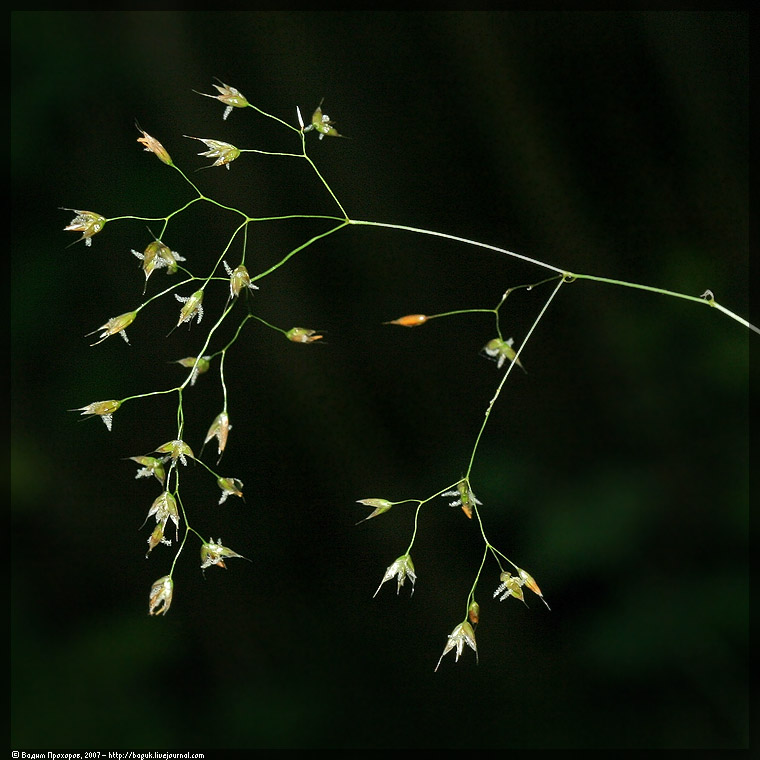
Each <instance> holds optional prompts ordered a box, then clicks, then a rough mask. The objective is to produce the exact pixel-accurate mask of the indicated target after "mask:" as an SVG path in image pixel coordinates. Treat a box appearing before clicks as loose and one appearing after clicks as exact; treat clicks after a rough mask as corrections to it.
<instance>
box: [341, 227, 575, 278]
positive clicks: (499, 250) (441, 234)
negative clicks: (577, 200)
mask: <svg viewBox="0 0 760 760" xmlns="http://www.w3.org/2000/svg"><path fill="white" fill-rule="evenodd" d="M347 223H348V224H356V225H364V226H370V227H385V228H387V229H392V230H403V231H405V232H416V233H418V234H420V235H430V236H432V237H439V238H444V239H445V240H453V241H454V242H456V243H465V244H466V245H473V246H476V247H477V248H485V249H487V250H489V251H496V253H503V254H505V255H506V256H511V257H513V258H515V259H521V260H522V261H527V262H529V263H530V264H535V265H536V266H539V267H543V268H544V269H551V270H552V271H553V272H557V273H558V274H562V275H564V274H565V271H564V270H562V269H559V267H554V266H552V265H551V264H545V263H544V262H543V261H538V259H532V258H530V257H529V256H523V254H521V253H515V252H514V251H508V250H506V249H505V248H499V247H498V246H495V245H488V244H487V243H480V242H478V241H477V240H470V239H469V238H463V237H459V236H457V235H449V234H447V233H445V232H434V231H433V230H425V229H421V228H419V227H408V226H407V225H404V224H388V223H386V222H368V221H363V220H359V219H350V220H348V222H347Z"/></svg>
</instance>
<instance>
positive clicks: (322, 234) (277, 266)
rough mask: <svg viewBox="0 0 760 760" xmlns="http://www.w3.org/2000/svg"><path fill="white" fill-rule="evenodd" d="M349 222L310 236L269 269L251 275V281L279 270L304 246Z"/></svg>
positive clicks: (306, 246)
mask: <svg viewBox="0 0 760 760" xmlns="http://www.w3.org/2000/svg"><path fill="white" fill-rule="evenodd" d="M347 224H349V222H347V221H345V222H341V223H340V224H339V225H338V226H337V227H333V228H332V229H330V230H327V232H322V233H320V234H319V235H314V237H312V238H309V240H307V241H306V242H305V243H302V244H301V245H299V246H297V247H296V248H294V249H293V250H292V251H290V252H289V253H288V254H287V255H286V256H285V257H283V258H282V259H280V261H278V262H277V263H276V264H274V265H272V266H271V267H269V269H266V270H264V271H263V272H259V274H257V275H255V276H254V277H251V282H255V281H256V280H260V279H261V278H262V277H266V276H267V275H270V274H272V272H275V271H277V270H278V269H279V268H280V267H281V266H282V265H283V264H284V263H285V262H286V261H288V259H291V258H292V257H293V256H295V255H296V254H297V253H299V252H300V251H303V250H304V248H308V247H309V246H310V245H312V244H313V243H316V242H317V240H322V238H326V237H327V236H328V235H332V234H333V233H335V232H337V231H338V230H341V229H343V228H344V227H345V226H346V225H347Z"/></svg>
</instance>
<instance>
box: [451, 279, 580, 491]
mask: <svg viewBox="0 0 760 760" xmlns="http://www.w3.org/2000/svg"><path fill="white" fill-rule="evenodd" d="M564 282H565V278H564V277H562V278H561V279H560V280H559V282H557V286H556V287H555V288H554V290H552V292H551V295H550V296H549V298H548V299H547V301H546V303H545V304H544V305H543V307H542V309H541V311H540V312H539V313H538V316H537V317H536V319H535V320H534V321H533V324H532V325H531V327H530V330H528V334H527V335H526V336H525V340H524V341H523V342H522V343H521V344H520V347H519V348H518V349H517V352H516V354H515V357H514V360H513V361H511V362H510V363H509V366H508V367H507V369H506V372H505V373H504V377H502V379H501V382H500V383H499V386H498V387H497V389H496V393H494V395H493V398H492V399H491V401H490V402H489V404H488V408H487V409H486V413H485V416H484V418H483V422H482V424H481V425H480V430H479V431H478V434H477V436H476V438H475V445H474V446H473V447H472V453H471V454H470V462H469V464H468V465H467V474H466V475H465V479H466V480H469V478H470V473H471V472H472V466H473V463H474V462H475V454H476V453H477V450H478V445H479V444H480V439H481V437H482V436H483V431H484V430H485V429H486V425H487V424H488V419H489V417H490V416H491V410H492V409H493V407H494V404H495V403H496V399H498V398H499V394H500V393H501V389H502V388H503V387H504V383H505V382H506V381H507V378H508V377H509V373H510V372H511V371H512V370H513V368H514V367H515V365H516V364H517V360H518V359H519V358H520V354H521V353H522V351H523V349H524V348H525V345H526V344H527V342H528V340H529V339H530V336H531V335H532V334H533V331H534V330H535V329H536V327H537V325H538V323H539V322H540V321H541V318H542V317H543V316H544V314H545V313H546V310H547V309H548V308H549V304H550V303H551V302H552V301H553V300H554V296H556V295H557V293H558V291H559V289H560V288H561V287H562V284H563V283H564Z"/></svg>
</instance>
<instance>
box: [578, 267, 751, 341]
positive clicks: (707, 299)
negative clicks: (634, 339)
mask: <svg viewBox="0 0 760 760" xmlns="http://www.w3.org/2000/svg"><path fill="white" fill-rule="evenodd" d="M566 275H567V278H566V279H567V280H568V282H569V281H571V280H593V281H594V282H603V283H606V284H607V285H619V286H621V287H624V288H635V289H636V290H647V291H649V292H650V293H659V294H660V295H663V296H671V297H673V298H682V299H684V300H686V301H692V302H694V303H701V304H704V305H706V306H712V307H713V308H714V309H717V310H718V311H720V312H723V314H725V315H726V316H727V317H731V319H733V320H736V321H737V322H738V323H739V324H740V325H744V327H746V328H748V329H749V330H752V331H753V332H756V333H760V329H758V328H757V327H756V326H755V325H753V324H750V323H749V322H748V321H747V320H746V319H744V318H742V317H740V316H739V315H738V314H735V313H734V312H733V311H731V310H730V309H727V308H726V307H725V306H722V305H721V304H719V303H718V302H717V301H716V300H715V298H714V297H713V294H712V291H710V290H706V291H705V292H704V293H703V294H702V295H701V296H691V295H688V294H686V293H678V292H676V291H674V290H665V288H655V287H653V286H651V285H640V284H638V283H636V282H626V281H625V280H615V279H612V278H610V277H597V276H596V275H592V274H577V273H576V272H572V273H571V272H567V273H566Z"/></svg>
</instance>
